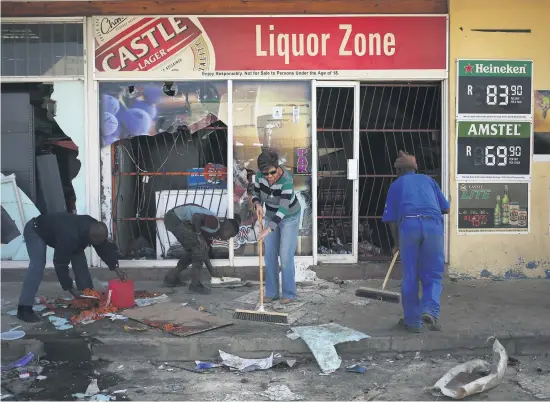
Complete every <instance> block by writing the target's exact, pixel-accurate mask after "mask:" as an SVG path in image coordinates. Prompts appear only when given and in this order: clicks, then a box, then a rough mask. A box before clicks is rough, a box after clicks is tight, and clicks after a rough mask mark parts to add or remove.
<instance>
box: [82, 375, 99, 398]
mask: <svg viewBox="0 0 550 402" xmlns="http://www.w3.org/2000/svg"><path fill="white" fill-rule="evenodd" d="M99 392H100V391H99V386H98V385H97V379H95V378H94V379H93V380H92V381H91V382H90V384H89V385H88V388H86V392H84V396H94V395H97V394H99Z"/></svg>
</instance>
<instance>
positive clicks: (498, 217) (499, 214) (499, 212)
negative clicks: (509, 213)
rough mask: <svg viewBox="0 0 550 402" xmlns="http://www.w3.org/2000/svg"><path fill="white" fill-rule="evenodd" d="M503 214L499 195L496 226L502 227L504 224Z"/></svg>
mask: <svg viewBox="0 0 550 402" xmlns="http://www.w3.org/2000/svg"><path fill="white" fill-rule="evenodd" d="M501 214H502V212H501V209H500V195H497V205H495V226H500V225H501V223H502V215H501Z"/></svg>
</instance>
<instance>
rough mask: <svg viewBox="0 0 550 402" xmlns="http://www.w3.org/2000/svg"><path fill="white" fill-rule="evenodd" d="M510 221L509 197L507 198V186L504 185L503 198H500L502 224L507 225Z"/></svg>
mask: <svg viewBox="0 0 550 402" xmlns="http://www.w3.org/2000/svg"><path fill="white" fill-rule="evenodd" d="M509 220H510V197H509V196H508V184H506V185H504V196H503V197H502V224H503V225H508V223H509Z"/></svg>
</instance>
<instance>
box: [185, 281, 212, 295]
mask: <svg viewBox="0 0 550 402" xmlns="http://www.w3.org/2000/svg"><path fill="white" fill-rule="evenodd" d="M189 290H190V291H191V292H193V293H200V294H203V295H207V294H210V288H207V287H206V286H204V285H203V283H202V282H198V283H191V284H190V285H189Z"/></svg>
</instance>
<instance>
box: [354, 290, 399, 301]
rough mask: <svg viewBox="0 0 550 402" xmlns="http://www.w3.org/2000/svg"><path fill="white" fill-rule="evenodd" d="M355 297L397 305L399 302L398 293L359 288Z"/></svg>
mask: <svg viewBox="0 0 550 402" xmlns="http://www.w3.org/2000/svg"><path fill="white" fill-rule="evenodd" d="M355 296H359V297H367V298H369V299H375V300H382V301H390V302H394V303H399V302H400V301H401V294H400V293H398V292H390V291H389V290H383V289H376V288H359V289H357V291H356V292H355Z"/></svg>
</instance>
